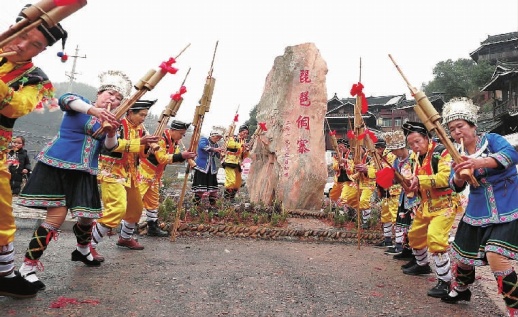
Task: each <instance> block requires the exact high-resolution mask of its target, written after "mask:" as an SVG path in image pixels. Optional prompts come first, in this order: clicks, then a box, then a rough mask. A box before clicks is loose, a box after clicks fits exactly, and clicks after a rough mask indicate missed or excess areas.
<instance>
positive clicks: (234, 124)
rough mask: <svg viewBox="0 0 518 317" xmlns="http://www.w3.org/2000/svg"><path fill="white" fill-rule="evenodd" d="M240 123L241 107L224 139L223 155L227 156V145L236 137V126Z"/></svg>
mask: <svg viewBox="0 0 518 317" xmlns="http://www.w3.org/2000/svg"><path fill="white" fill-rule="evenodd" d="M238 121H239V105H238V106H237V109H236V113H235V114H234V119H233V120H232V123H230V125H229V126H228V129H227V131H226V133H225V136H224V137H223V154H224V155H226V154H227V143H228V141H229V140H230V138H233V137H234V132H235V131H236V124H237V122H238Z"/></svg>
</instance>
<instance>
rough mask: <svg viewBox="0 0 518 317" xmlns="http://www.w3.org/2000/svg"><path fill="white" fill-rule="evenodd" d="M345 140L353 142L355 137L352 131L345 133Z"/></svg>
mask: <svg viewBox="0 0 518 317" xmlns="http://www.w3.org/2000/svg"><path fill="white" fill-rule="evenodd" d="M347 138H348V139H349V140H354V138H356V135H354V131H353V130H349V131H347Z"/></svg>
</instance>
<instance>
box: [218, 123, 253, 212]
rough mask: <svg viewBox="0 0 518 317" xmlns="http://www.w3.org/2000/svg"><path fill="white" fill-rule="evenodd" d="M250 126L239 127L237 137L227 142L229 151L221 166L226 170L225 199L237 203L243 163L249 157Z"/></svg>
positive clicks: (232, 137)
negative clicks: (247, 140)
mask: <svg viewBox="0 0 518 317" xmlns="http://www.w3.org/2000/svg"><path fill="white" fill-rule="evenodd" d="M248 133H249V131H248V126H246V125H242V126H240V127H239V133H238V134H237V136H231V137H230V139H228V140H226V144H227V150H226V152H225V157H224V158H223V162H222V163H221V165H222V166H223V167H224V168H225V192H224V193H223V198H225V199H227V200H230V201H231V202H233V201H235V198H236V194H237V192H238V191H239V188H241V184H242V182H243V181H242V178H241V163H243V159H245V158H246V157H248V148H247V145H246V138H247V137H248Z"/></svg>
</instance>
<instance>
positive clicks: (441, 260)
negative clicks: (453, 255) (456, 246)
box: [432, 253, 452, 282]
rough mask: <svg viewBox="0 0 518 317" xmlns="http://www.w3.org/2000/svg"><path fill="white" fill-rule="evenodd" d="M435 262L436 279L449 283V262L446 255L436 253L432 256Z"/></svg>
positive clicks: (448, 257)
mask: <svg viewBox="0 0 518 317" xmlns="http://www.w3.org/2000/svg"><path fill="white" fill-rule="evenodd" d="M432 258H433V260H434V262H435V270H436V272H435V273H436V274H437V278H438V279H441V280H443V281H445V282H449V281H451V277H452V274H451V262H450V256H449V255H448V253H436V254H433V255H432Z"/></svg>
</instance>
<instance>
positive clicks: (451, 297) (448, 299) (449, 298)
mask: <svg viewBox="0 0 518 317" xmlns="http://www.w3.org/2000/svg"><path fill="white" fill-rule="evenodd" d="M461 300H465V301H467V302H469V301H470V300H471V291H470V290H469V289H467V290H465V291H463V292H459V291H458V290H456V289H453V290H452V291H451V292H449V293H448V295H446V296H444V297H441V301H443V302H445V303H448V304H457V302H459V301H461Z"/></svg>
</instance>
